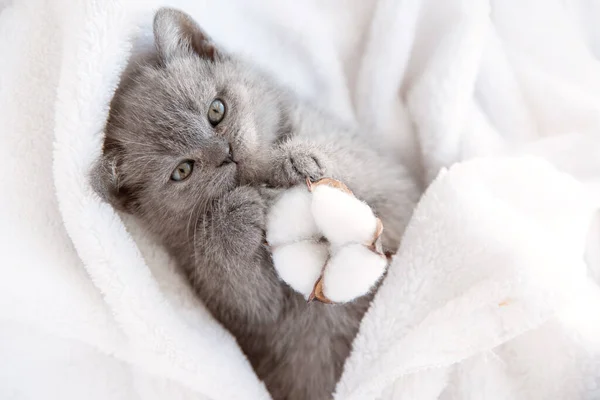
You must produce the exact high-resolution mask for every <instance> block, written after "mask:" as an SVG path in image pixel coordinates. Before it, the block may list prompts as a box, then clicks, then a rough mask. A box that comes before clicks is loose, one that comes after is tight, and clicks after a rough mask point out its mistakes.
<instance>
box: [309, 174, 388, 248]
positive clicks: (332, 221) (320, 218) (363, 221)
mask: <svg viewBox="0 0 600 400" xmlns="http://www.w3.org/2000/svg"><path fill="white" fill-rule="evenodd" d="M312 195H313V197H312V207H311V209H312V214H313V217H314V221H316V224H317V226H318V227H319V230H320V231H321V232H322V233H323V236H325V237H326V238H327V240H329V241H330V242H331V243H332V244H333V245H334V246H337V245H341V244H345V243H371V242H372V241H373V236H374V235H375V230H376V227H377V218H376V217H375V215H374V214H373V211H372V210H371V208H370V207H369V206H368V205H367V204H366V203H363V202H362V201H360V200H358V199H357V198H356V197H354V196H352V195H351V194H348V193H345V192H343V191H341V190H339V189H336V188H333V187H331V186H326V185H319V186H316V187H314V189H313V192H312Z"/></svg>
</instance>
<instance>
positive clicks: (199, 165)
mask: <svg viewBox="0 0 600 400" xmlns="http://www.w3.org/2000/svg"><path fill="white" fill-rule="evenodd" d="M154 35H155V43H156V52H155V53H154V54H153V55H152V56H150V57H149V58H147V59H146V60H145V61H144V62H142V63H141V64H139V65H137V66H136V67H135V68H134V69H133V70H131V71H129V72H128V73H127V74H125V76H124V77H123V80H122V82H121V85H120V87H119V89H118V90H117V92H116V95H115V97H114V99H113V102H112V105H111V110H110V115H109V119H108V122H107V126H106V139H105V143H104V154H103V157H102V159H101V162H100V163H99V164H98V167H97V168H96V170H95V174H94V177H93V184H94V186H95V187H96V189H97V190H98V191H99V192H100V193H101V194H102V195H103V196H104V197H105V199H107V200H108V201H109V202H110V203H111V204H113V205H114V206H115V207H116V208H118V209H120V210H122V211H125V212H128V213H131V214H134V215H136V216H137V217H138V218H139V219H140V220H141V221H142V222H143V224H144V225H145V226H146V227H147V229H149V230H150V231H151V232H152V233H153V234H154V235H156V236H157V237H158V238H159V239H160V240H161V242H162V243H163V244H164V245H165V246H166V248H167V249H168V251H169V252H170V254H171V255H172V256H173V257H174V258H175V259H176V260H177V262H178V263H179V265H180V266H181V267H182V268H183V270H184V271H185V272H186V273H187V274H188V276H189V279H190V281H191V283H192V285H193V287H194V289H195V291H196V292H197V294H198V296H199V297H200V298H201V299H202V301H203V302H204V303H205V304H206V306H207V307H208V309H209V310H210V311H211V312H212V314H213V315H214V317H215V318H216V319H217V320H219V321H220V322H221V323H222V324H223V325H224V326H225V327H226V328H227V329H228V330H229V331H230V332H231V333H232V334H233V335H234V336H235V337H236V339H237V341H238V343H239V345H240V347H241V348H242V350H243V351H244V353H245V354H246V356H247V357H248V359H249V360H250V362H251V364H252V366H253V367H254V370H255V371H256V373H257V375H258V376H259V377H260V378H261V379H262V380H263V381H264V382H265V384H266V385H267V388H268V390H269V391H270V393H271V394H272V396H273V398H274V399H317V400H318V399H327V398H330V397H331V396H332V392H333V390H334V388H335V384H336V382H337V380H338V379H339V377H340V374H341V372H342V368H343V364H344V361H345V359H346V358H347V356H348V354H349V352H350V349H351V344H352V341H353V339H354V337H355V335H356V333H357V330H358V327H359V324H360V321H361V318H362V316H363V314H364V313H365V311H366V309H367V307H368V305H369V302H370V300H371V298H372V295H368V296H364V297H363V298H361V299H358V300H356V301H354V302H352V303H349V304H342V305H325V304H322V303H317V302H314V303H310V304H307V302H306V301H305V300H304V298H303V297H302V296H301V295H300V294H298V293H296V292H294V291H292V290H291V289H290V288H289V287H288V286H287V285H286V284H285V283H283V282H282V281H281V280H280V279H279V278H278V276H277V275H276V273H275V270H274V268H273V266H272V263H271V258H270V254H269V252H268V250H267V248H266V247H265V246H264V240H265V234H264V227H265V212H266V209H267V207H268V204H269V202H270V201H272V200H273V198H274V195H276V193H277V192H278V191H281V190H283V189H284V188H288V187H290V186H292V185H296V184H299V183H302V182H304V180H305V178H306V177H310V178H311V179H313V180H316V179H319V178H321V177H323V176H329V177H334V178H337V179H340V180H342V181H343V182H345V183H346V184H347V185H348V186H349V187H350V188H351V189H352V190H353V192H354V193H355V194H356V195H357V197H359V198H361V199H363V200H365V201H366V202H367V203H368V204H369V205H371V206H372V207H373V209H374V210H375V211H376V213H377V214H378V216H379V217H380V218H381V219H382V221H383V223H384V225H385V227H386V230H385V232H384V236H383V244H384V247H385V248H387V249H396V248H397V247H398V245H399V242H400V238H401V234H402V232H403V229H404V227H405V225H406V223H407V221H408V219H409V217H410V215H411V212H412V208H413V206H414V204H415V202H416V200H417V196H418V190H417V187H416V185H415V184H414V183H413V181H411V180H410V179H409V178H408V175H407V173H406V172H405V170H404V168H403V167H402V166H401V165H398V164H397V163H394V162H392V161H391V160H389V159H386V158H384V157H383V156H381V155H380V154H379V153H378V152H377V151H376V149H375V148H374V146H373V145H372V144H370V143H369V142H368V141H366V140H365V138H364V137H363V136H361V135H359V134H358V132H356V131H354V130H352V129H351V128H348V127H345V126H344V125H343V124H340V123H339V122H337V121H335V120H334V119H333V118H331V117H329V116H327V115H325V114H323V113H322V112H320V111H319V110H317V109H315V108H313V107H311V106H310V105H308V104H304V103H302V102H301V101H299V100H298V99H296V98H295V97H294V96H293V95H292V94H291V93H289V92H288V91H286V90H285V89H283V88H281V87H279V86H277V85H276V84H274V83H273V82H272V81H271V80H270V79H269V78H268V77H266V76H264V75H263V74H262V73H261V72H259V71H256V70H255V69H254V68H253V67H252V66H250V65H247V64H245V63H243V62H242V61H241V60H239V59H237V58H236V57H234V56H233V55H231V54H227V53H226V52H224V51H223V50H222V49H220V48H218V47H217V46H216V45H215V44H214V43H213V42H212V40H211V39H210V38H209V37H208V36H207V35H206V34H205V33H204V32H203V31H202V30H201V29H200V28H199V27H198V26H197V25H196V23H195V22H194V21H193V20H192V19H191V18H190V17H189V16H188V15H186V14H184V13H182V12H180V11H176V10H172V9H161V10H160V11H158V13H157V14H156V17H155V19H154ZM266 185H268V187H269V189H267V188H266Z"/></svg>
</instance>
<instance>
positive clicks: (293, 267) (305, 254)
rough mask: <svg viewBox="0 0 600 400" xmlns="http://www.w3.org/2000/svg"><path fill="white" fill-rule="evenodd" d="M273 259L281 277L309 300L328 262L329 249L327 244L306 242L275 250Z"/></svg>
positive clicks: (279, 247) (287, 245) (283, 246)
mask: <svg viewBox="0 0 600 400" xmlns="http://www.w3.org/2000/svg"><path fill="white" fill-rule="evenodd" d="M272 257H273V265H274V266H275V270H276V271H277V273H278V274H279V277H280V278H281V279H282V280H283V281H284V282H285V283H287V284H288V285H290V287H291V288H292V289H294V290H295V291H297V292H299V293H301V294H302V295H303V296H304V298H306V299H308V296H309V295H310V293H311V292H312V290H313V287H314V286H315V282H317V280H319V276H321V271H322V269H323V266H324V265H325V263H326V262H327V258H328V257H329V249H328V247H327V245H326V244H325V243H320V242H315V241H313V240H304V241H301V242H297V243H291V244H286V245H282V246H278V247H276V248H274V250H273V255H272Z"/></svg>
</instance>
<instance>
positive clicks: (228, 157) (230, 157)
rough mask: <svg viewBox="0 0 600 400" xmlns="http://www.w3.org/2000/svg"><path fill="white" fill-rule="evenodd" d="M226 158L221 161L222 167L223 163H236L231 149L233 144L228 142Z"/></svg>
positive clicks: (220, 165) (225, 152)
mask: <svg viewBox="0 0 600 400" xmlns="http://www.w3.org/2000/svg"><path fill="white" fill-rule="evenodd" d="M224 156H225V157H224V158H223V160H222V161H221V164H219V167H222V166H223V165H227V164H231V163H234V162H235V160H234V159H233V150H232V149H231V144H229V143H227V145H226V148H225V151H224Z"/></svg>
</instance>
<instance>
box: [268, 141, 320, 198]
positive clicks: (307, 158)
mask: <svg viewBox="0 0 600 400" xmlns="http://www.w3.org/2000/svg"><path fill="white" fill-rule="evenodd" d="M326 164H328V162H327V156H326V155H325V154H324V152H323V151H321V150H320V149H319V148H318V147H317V146H315V145H312V144H309V143H298V142H288V143H286V144H283V145H282V146H281V147H280V148H278V149H277V151H276V155H275V157H274V159H273V163H272V167H271V174H270V177H269V180H270V183H271V184H272V185H274V186H284V187H288V186H293V185H296V184H298V183H302V182H304V181H305V180H306V178H310V180H312V181H316V180H319V179H321V178H322V177H323V176H325V173H326Z"/></svg>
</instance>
